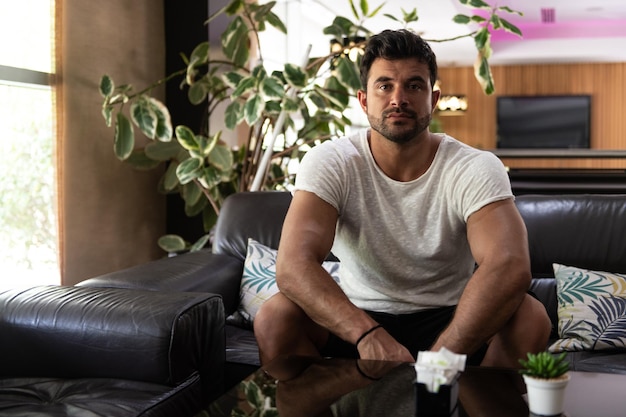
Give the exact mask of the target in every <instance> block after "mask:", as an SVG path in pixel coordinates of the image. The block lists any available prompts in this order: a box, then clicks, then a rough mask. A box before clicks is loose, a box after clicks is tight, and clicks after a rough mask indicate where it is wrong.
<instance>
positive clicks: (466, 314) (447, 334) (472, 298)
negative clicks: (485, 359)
mask: <svg viewBox="0 0 626 417" xmlns="http://www.w3.org/2000/svg"><path fill="white" fill-rule="evenodd" d="M481 272H482V271H480V268H479V269H477V270H476V272H475V274H474V276H473V277H472V279H470V281H469V282H468V284H467V287H466V288H465V291H464V292H463V295H462V296H461V299H460V300H459V304H458V306H457V309H456V312H455V315H454V318H453V319H452V321H451V322H450V324H449V326H448V327H447V328H446V329H445V330H444V331H443V332H442V333H441V335H439V337H438V338H437V340H436V341H435V344H434V345H433V347H432V349H433V350H439V349H440V348H441V347H443V346H445V347H446V349H449V350H451V351H453V352H457V353H465V354H472V353H474V352H476V351H477V350H478V349H479V348H480V347H481V346H482V345H483V344H484V343H486V342H487V341H488V340H489V339H490V338H491V337H492V336H493V335H494V334H496V333H497V332H498V330H499V329H501V328H502V327H503V326H504V325H505V324H506V322H507V321H508V320H509V319H510V318H511V316H512V315H513V314H514V312H515V310H516V309H517V308H518V307H519V305H520V303H521V302H522V300H523V298H524V295H525V293H526V286H525V284H524V282H525V280H524V278H520V279H510V280H508V282H503V279H502V276H504V275H502V273H489V276H482V274H481ZM508 275H509V276H510V275H511V272H510V271H509V273H508ZM522 275H523V273H522V274H520V277H521V276H522Z"/></svg>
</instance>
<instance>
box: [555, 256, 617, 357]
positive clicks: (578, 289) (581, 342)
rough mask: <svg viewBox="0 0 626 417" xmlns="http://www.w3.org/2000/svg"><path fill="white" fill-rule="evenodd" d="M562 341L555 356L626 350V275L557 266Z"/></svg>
mask: <svg viewBox="0 0 626 417" xmlns="http://www.w3.org/2000/svg"><path fill="white" fill-rule="evenodd" d="M554 274H555V277H556V282H557V297H558V304H559V307H558V316H559V337H560V338H559V339H558V340H557V341H556V342H555V343H554V344H552V346H550V350H551V351H552V352H561V351H580V350H613V349H624V348H626V275H623V274H615V273H610V272H602V271H590V270H587V269H582V268H577V267H572V266H565V265H560V264H554Z"/></svg>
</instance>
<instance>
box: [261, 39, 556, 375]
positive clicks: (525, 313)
mask: <svg viewBox="0 0 626 417" xmlns="http://www.w3.org/2000/svg"><path fill="white" fill-rule="evenodd" d="M436 80H437V64H436V59H435V55H434V54H433V52H432V50H431V49H430V47H429V46H428V44H427V43H426V42H424V41H423V40H422V39H421V38H420V37H419V36H417V35H415V34H413V33H412V32H410V31H407V30H400V31H383V32H382V33H380V34H378V35H376V36H373V37H372V38H371V39H370V41H368V44H367V46H366V48H365V54H364V56H363V59H362V64H361V82H362V85H363V90H361V91H359V92H358V100H359V103H360V105H361V107H362V109H363V111H364V112H365V113H366V114H367V117H368V120H369V122H370V125H371V128H370V129H366V130H363V131H362V132H359V133H357V134H355V135H352V136H349V137H344V138H340V139H337V140H333V141H327V142H324V143H322V144H321V145H318V146H316V147H315V148H313V149H312V150H310V151H309V152H308V153H307V155H306V156H305V158H304V160H303V162H302V165H301V168H300V169H299V172H298V176H297V179H296V191H295V193H294V196H293V200H292V203H291V206H290V208H289V211H288V214H287V217H286V219H285V222H284V226H283V233H282V236H281V242H280V247H279V251H278V258H277V266H276V278H277V283H278V287H279V289H280V292H279V293H278V294H277V295H275V296H274V297H272V298H271V299H270V300H268V301H267V302H266V303H265V304H264V305H263V306H262V308H261V310H260V311H259V313H258V315H257V316H256V318H255V334H256V337H257V340H258V343H259V348H260V352H261V360H262V362H263V363H266V362H267V361H269V360H271V359H273V358H274V357H276V356H278V355H281V354H300V355H320V354H321V355H324V356H348V355H354V356H357V355H358V356H360V357H361V358H362V359H383V360H399V361H407V362H412V361H414V360H415V357H416V355H417V352H418V351H420V350H438V349H440V348H441V347H444V346H445V347H446V348H447V349H449V350H451V351H453V352H457V353H464V354H467V355H469V357H470V358H469V359H468V362H469V363H476V364H478V363H482V364H483V365H490V366H510V367H517V366H519V364H518V358H521V357H524V356H525V355H526V352H529V351H532V352H536V351H541V350H544V349H545V347H546V343H547V340H548V336H549V332H550V321H549V319H548V316H547V314H546V311H545V308H544V307H543V305H542V304H541V303H540V302H539V301H537V300H536V299H534V298H532V297H531V296H529V295H528V294H527V292H526V291H527V290H528V287H529V284H530V279H531V276H530V270H529V268H530V261H529V255H528V243H527V237H526V229H525V226H524V223H523V221H522V219H521V217H520V215H519V213H518V212H517V209H516V207H515V204H514V202H513V195H512V193H511V188H510V183H509V180H508V177H507V175H506V172H505V170H504V167H503V166H502V163H501V162H500V161H499V160H498V159H497V158H496V157H495V156H494V155H493V154H491V153H489V152H483V151H479V150H476V149H473V148H471V147H469V146H467V145H464V144H462V143H461V142H459V141H457V140H455V139H453V138H451V137H449V136H447V135H442V134H434V133H431V132H430V131H429V129H428V126H429V124H430V121H431V117H432V112H433V110H434V108H435V105H436V103H437V100H438V98H439V91H433V86H434V84H435V81H436ZM331 249H332V252H333V254H334V255H336V256H337V257H338V258H339V259H340V260H341V268H340V282H339V283H336V282H335V281H334V280H333V279H332V278H331V276H330V275H329V274H328V273H327V272H326V271H325V270H324V269H323V268H322V266H321V263H322V261H323V260H324V259H325V258H326V256H327V255H328V253H329V252H330V251H331Z"/></svg>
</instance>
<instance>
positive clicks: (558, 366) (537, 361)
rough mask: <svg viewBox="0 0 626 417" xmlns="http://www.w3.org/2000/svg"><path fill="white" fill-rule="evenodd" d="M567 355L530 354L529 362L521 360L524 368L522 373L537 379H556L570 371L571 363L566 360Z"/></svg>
mask: <svg viewBox="0 0 626 417" xmlns="http://www.w3.org/2000/svg"><path fill="white" fill-rule="evenodd" d="M565 355H566V353H565V352H563V353H561V354H559V355H553V354H551V353H550V352H539V353H536V354H535V353H528V354H527V357H528V359H527V360H524V359H520V360H519V363H520V364H521V365H522V366H523V369H521V370H520V373H522V374H524V375H528V376H533V377H536V378H544V379H550V378H556V377H559V376H561V375H563V374H564V373H566V372H567V371H569V362H567V361H566V360H565Z"/></svg>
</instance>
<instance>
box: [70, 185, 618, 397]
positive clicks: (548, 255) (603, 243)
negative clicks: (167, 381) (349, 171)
mask: <svg viewBox="0 0 626 417" xmlns="http://www.w3.org/2000/svg"><path fill="white" fill-rule="evenodd" d="M290 201H291V195H290V194H289V193H286V192H277V191H268V192H256V193H239V194H235V195H232V196H230V197H229V198H227V200H226V202H225V203H224V206H223V208H222V211H221V214H220V216H219V219H218V223H217V226H216V230H215V239H214V243H213V248H212V252H209V251H207V250H205V251H200V252H195V253H189V254H186V255H182V256H177V257H174V258H168V259H163V260H159V261H156V262H152V263H150V264H145V265H139V266H137V267H134V268H131V269H129V270H126V271H120V272H116V273H113V274H108V275H105V276H101V277H97V278H93V279H90V280H87V281H85V282H83V283H81V284H80V285H86V286H105V287H106V286H115V287H119V286H124V287H127V288H142V289H152V290H168V291H171V290H193V291H207V292H214V293H218V294H220V295H221V296H222V297H223V302H224V307H225V312H226V315H227V316H229V315H231V314H232V313H233V312H234V311H235V310H236V309H237V304H238V298H239V286H240V281H241V275H242V270H243V263H244V260H245V257H246V248H247V240H248V238H249V237H251V238H253V239H255V240H257V241H259V242H261V243H263V244H264V245H267V246H269V247H272V248H277V247H278V242H279V239H280V233H281V230H282V222H283V219H284V217H285V214H286V211H287V208H288V206H289V203H290ZM516 204H517V207H518V209H519V210H520V213H521V215H522V217H523V219H524V222H525V223H526V227H527V229H528V234H529V249H530V253H531V262H532V265H531V269H532V272H533V276H534V278H535V279H533V283H532V288H531V290H532V291H533V292H534V293H535V294H536V295H537V296H538V298H539V299H540V300H541V301H542V302H543V303H544V305H545V306H546V308H547V310H548V313H549V315H550V317H551V319H552V322H553V324H554V329H555V331H554V334H553V336H556V329H557V299H556V285H555V280H554V273H553V270H552V263H553V262H557V263H562V264H565V265H573V266H578V267H581V268H587V269H593V270H601V271H611V272H621V273H624V272H626V194H614V195H603V194H596V195H593V194H576V195H574V194H572V195H521V196H517V198H516ZM225 331H226V367H225V378H226V385H227V386H228V385H231V384H233V383H235V382H237V381H238V380H241V379H242V378H243V377H245V376H246V375H247V374H249V373H250V372H252V371H254V370H255V369H256V367H258V366H259V362H258V350H257V346H256V342H255V339H254V335H253V333H252V331H251V329H249V328H246V327H242V326H241V325H239V324H238V323H237V322H234V321H228V323H227V325H226V327H225ZM569 356H570V360H571V362H572V369H574V370H586V371H603V372H615V373H626V353H623V352H598V351H596V352H573V353H570V354H569Z"/></svg>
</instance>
